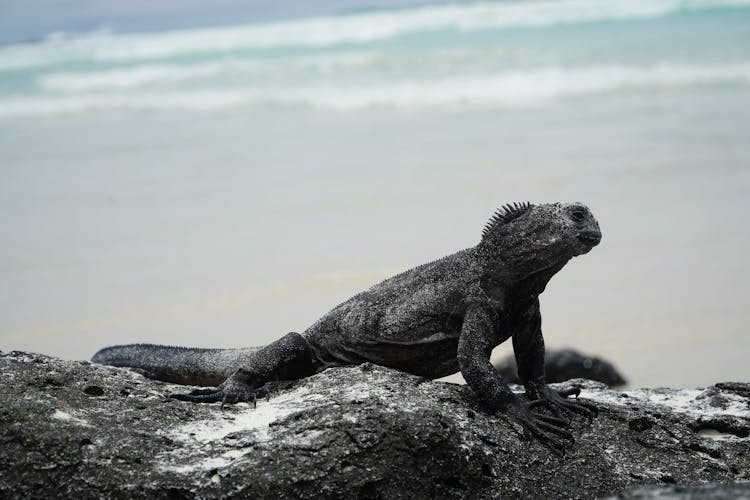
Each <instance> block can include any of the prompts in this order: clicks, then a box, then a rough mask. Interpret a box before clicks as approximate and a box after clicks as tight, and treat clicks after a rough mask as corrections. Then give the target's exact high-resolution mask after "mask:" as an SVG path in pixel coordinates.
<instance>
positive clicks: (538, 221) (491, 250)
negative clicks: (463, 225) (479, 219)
mask: <svg viewBox="0 0 750 500" xmlns="http://www.w3.org/2000/svg"><path fill="white" fill-rule="evenodd" d="M601 238H602V233H601V231H600V230H599V223H598V222H597V221H596V219H595V218H594V216H593V215H592V214H591V211H590V210H589V209H588V207H586V205H584V204H582V203H549V204H544V205H532V204H531V203H514V204H512V205H505V206H503V207H501V208H500V209H499V210H498V211H497V212H495V214H494V215H493V216H492V218H491V219H490V221H489V222H488V223H487V225H486V226H485V228H484V232H483V233H482V241H481V242H480V244H479V248H480V250H481V252H482V254H484V255H487V256H488V257H490V258H492V259H493V260H497V261H502V262H504V263H506V264H507V266H505V267H506V268H509V269H513V270H515V271H518V272H519V273H521V274H522V275H524V276H526V275H530V274H533V273H536V272H539V271H542V270H546V269H552V268H556V267H557V268H558V270H559V268H560V267H562V266H563V265H565V263H566V262H568V261H569V260H570V259H571V258H573V257H575V256H577V255H582V254H585V253H587V252H588V251H589V250H591V249H592V248H593V247H595V246H596V245H598V244H599V241H601Z"/></svg>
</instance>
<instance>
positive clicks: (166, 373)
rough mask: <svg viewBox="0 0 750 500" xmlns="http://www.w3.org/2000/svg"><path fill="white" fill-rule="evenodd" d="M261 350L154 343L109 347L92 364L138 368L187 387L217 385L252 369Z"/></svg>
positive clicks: (95, 355)
mask: <svg viewBox="0 0 750 500" xmlns="http://www.w3.org/2000/svg"><path fill="white" fill-rule="evenodd" d="M258 349H259V348H258V347H250V348H244V349H198V348H189V347H175V346H165V345H154V344H129V345H118V346H112V347H105V348H104V349H101V350H100V351H99V352H97V353H96V354H94V357H93V358H91V361H93V362H94V363H100V364H103V365H110V366H126V367H130V368H134V369H135V370H136V371H138V372H140V373H142V374H143V375H145V376H146V377H148V378H153V379H156V380H163V381H165V382H174V383H177V384H187V385H207V386H216V385H219V384H220V383H222V382H223V381H224V380H226V378H227V377H228V376H230V375H231V374H232V373H234V372H235V371H236V370H237V369H238V368H241V367H243V366H245V367H247V366H252V358H253V354H254V353H255V352H256V351H257V350H258Z"/></svg>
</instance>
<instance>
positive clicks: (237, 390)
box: [170, 332, 319, 406]
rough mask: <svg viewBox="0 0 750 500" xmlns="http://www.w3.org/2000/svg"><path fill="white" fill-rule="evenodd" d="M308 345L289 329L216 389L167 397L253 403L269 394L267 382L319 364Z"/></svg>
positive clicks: (302, 374) (306, 373) (299, 374)
mask: <svg viewBox="0 0 750 500" xmlns="http://www.w3.org/2000/svg"><path fill="white" fill-rule="evenodd" d="M315 359H316V358H315V356H314V355H313V351H312V349H311V347H310V344H309V343H308V342H307V340H305V338H304V337H302V335H300V334H299V333H295V332H291V333H288V334H287V335H285V336H284V337H282V338H281V339H279V340H277V341H276V342H273V343H272V344H269V345H267V346H265V347H263V348H261V349H258V351H257V352H255V353H254V354H253V356H252V358H251V359H250V360H249V362H248V366H247V367H245V368H240V369H239V370H237V371H236V372H235V373H234V374H232V375H231V376H230V377H229V378H227V379H226V380H225V381H224V382H223V383H221V384H220V385H219V386H218V387H216V388H210V389H195V390H193V391H191V392H189V393H187V394H173V395H171V396H170V397H172V398H174V399H179V400H181V401H191V402H194V403H215V402H219V401H221V403H222V406H224V405H225V404H234V403H239V402H242V401H246V402H251V403H254V402H255V400H256V399H257V398H258V397H263V396H265V395H266V394H268V388H265V387H264V386H266V384H268V383H269V382H273V381H278V380H297V379H300V378H303V377H308V376H310V375H313V374H315V373H316V372H317V371H319V370H318V366H317V365H318V363H316V361H315Z"/></svg>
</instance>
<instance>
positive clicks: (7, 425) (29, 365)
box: [0, 352, 750, 498]
mask: <svg viewBox="0 0 750 500" xmlns="http://www.w3.org/2000/svg"><path fill="white" fill-rule="evenodd" d="M0 374H1V376H2V383H1V384H0V403H1V404H0V497H2V498H8V497H11V498H12V497H28V496H34V497H68V498H91V497H102V496H104V497H137V496H143V495H148V496H151V497H163V498H183V497H185V498H193V497H198V498H208V497H217V496H227V497H233V496H241V497H253V498H254V497H264V498H272V497H273V498H275V497H282V498H283V497H294V498H310V497H315V498H319V497H347V498H394V497H414V498H427V497H443V498H445V497H447V498H486V497H518V496H521V497H543V498H553V497H570V498H594V497H602V496H604V497H606V496H617V495H628V494H629V493H628V492H630V491H632V490H633V488H637V487H643V486H645V485H649V484H650V485H662V486H673V487H677V486H680V487H681V486H683V485H684V486H690V485H698V484H700V483H705V482H715V483H730V487H731V488H740V489H741V488H743V486H742V484H741V483H738V481H743V480H744V481H746V480H748V479H750V438H748V435H749V434H750V384H742V383H726V384H717V385H715V386H711V387H708V388H705V389H696V390H674V389H643V390H635V391H629V392H626V393H621V392H617V391H612V390H610V389H607V388H605V387H604V386H603V385H602V384H598V383H594V382H588V381H584V380H576V381H574V382H573V383H575V384H579V385H580V386H582V387H583V392H582V396H583V397H587V398H589V399H592V400H596V401H598V402H599V405H600V407H601V411H600V415H599V417H598V418H597V419H596V420H595V421H594V422H593V424H592V425H586V424H585V423H584V422H578V423H577V424H576V426H575V429H574V434H575V436H576V443H575V445H573V446H572V447H571V449H570V451H569V452H568V454H567V455H565V456H562V455H559V454H556V453H554V452H552V451H550V450H549V449H547V448H544V447H543V446H541V445H540V444H539V443H538V442H533V443H531V444H529V443H527V442H525V441H523V440H522V438H521V436H520V434H519V431H520V429H518V428H516V427H515V426H514V424H512V423H511V421H510V420H509V419H507V418H506V417H505V416H503V415H497V414H492V413H490V412H487V411H485V410H484V409H483V408H482V407H481V406H480V405H479V404H478V402H477V399H476V397H475V396H474V394H473V393H472V391H471V390H470V389H469V388H468V387H466V386H460V385H453V384H449V383H444V382H432V381H429V380H426V379H424V378H420V377H416V376H413V375H408V374H405V373H401V372H398V371H394V370H389V369H386V368H382V367H378V366H373V365H361V366H356V367H347V368H334V369H329V370H326V371H325V372H323V373H320V374H318V375H315V376H313V377H310V378H307V379H303V380H299V381H296V382H294V383H291V384H289V386H288V387H286V388H284V389H280V390H279V391H278V392H277V393H276V394H275V395H274V396H273V397H272V398H271V399H270V400H267V401H266V400H261V401H259V402H258V405H257V408H255V409H253V408H252V406H251V405H248V404H240V405H236V406H233V407H229V408H226V409H224V410H222V409H221V408H220V407H219V405H218V404H216V405H197V404H190V403H183V402H179V401H175V400H171V399H168V398H166V397H165V396H166V395H168V394H170V393H172V392H176V391H182V390H184V387H178V386H174V385H171V384H166V383H162V382H156V381H152V380H149V379H145V378H143V377H142V376H140V375H137V374H135V373H133V372H130V371H128V370H125V369H119V368H111V367H104V366H98V365H92V364H90V363H88V362H72V361H62V360H59V359H55V358H49V357H46V356H42V355H37V354H27V353H20V352H13V353H10V354H0ZM570 383H571V382H569V383H568V384H570ZM743 491H747V490H743ZM628 498H634V497H632V496H631V497H628Z"/></svg>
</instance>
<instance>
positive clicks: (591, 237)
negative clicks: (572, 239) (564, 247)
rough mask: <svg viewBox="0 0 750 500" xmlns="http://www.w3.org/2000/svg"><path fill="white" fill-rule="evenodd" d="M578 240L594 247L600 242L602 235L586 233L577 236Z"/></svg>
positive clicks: (591, 232)
mask: <svg viewBox="0 0 750 500" xmlns="http://www.w3.org/2000/svg"><path fill="white" fill-rule="evenodd" d="M578 240H579V241H581V242H582V243H584V244H586V245H588V246H591V247H595V246H596V245H598V244H599V242H600V241H602V233H599V232H593V231H587V232H585V233H581V234H579V235H578Z"/></svg>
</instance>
